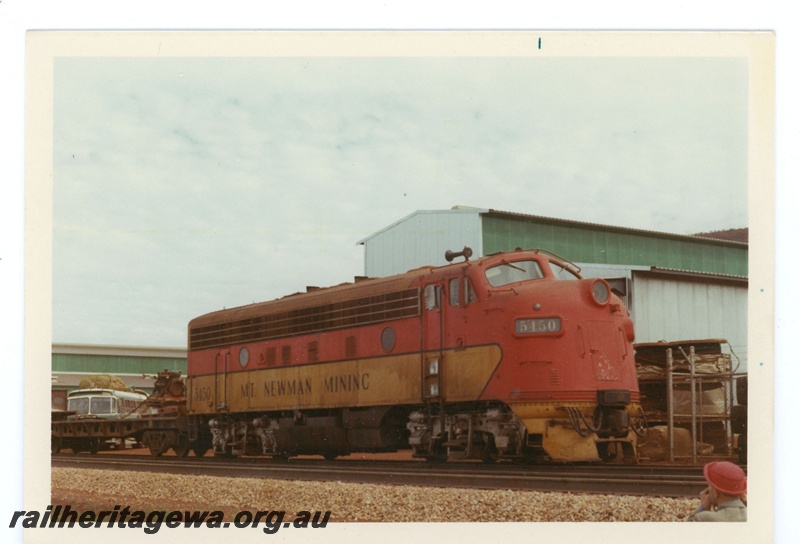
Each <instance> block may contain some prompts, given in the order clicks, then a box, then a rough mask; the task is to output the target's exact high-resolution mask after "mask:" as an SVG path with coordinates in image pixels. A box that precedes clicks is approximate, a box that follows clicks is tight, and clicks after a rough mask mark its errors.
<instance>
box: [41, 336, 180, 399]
mask: <svg viewBox="0 0 800 544" xmlns="http://www.w3.org/2000/svg"><path fill="white" fill-rule="evenodd" d="M51 368H52V374H53V387H54V388H58V389H74V388H77V386H78V383H80V380H81V379H82V378H84V377H87V376H90V375H92V374H113V375H115V376H119V377H120V378H122V379H123V381H125V383H126V384H128V385H132V386H136V387H140V388H141V387H143V388H149V387H151V386H152V381H153V380H152V379H151V378H143V376H145V375H148V376H152V375H155V374H157V373H158V372H160V371H162V370H164V369H169V370H177V371H180V372H181V374H183V375H186V350H183V349H171V348H141V347H125V346H88V345H77V344H53V347H52V367H51Z"/></svg>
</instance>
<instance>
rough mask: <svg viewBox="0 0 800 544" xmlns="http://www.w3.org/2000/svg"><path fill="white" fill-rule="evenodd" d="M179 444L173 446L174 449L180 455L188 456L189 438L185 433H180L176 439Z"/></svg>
mask: <svg viewBox="0 0 800 544" xmlns="http://www.w3.org/2000/svg"><path fill="white" fill-rule="evenodd" d="M176 442H177V444H175V445H174V446H172V450H173V451H174V452H175V455H177V456H178V457H186V456H187V455H189V439H188V438H187V437H186V435H185V434H179V435H178V438H177V440H176Z"/></svg>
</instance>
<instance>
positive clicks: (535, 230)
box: [481, 210, 747, 276]
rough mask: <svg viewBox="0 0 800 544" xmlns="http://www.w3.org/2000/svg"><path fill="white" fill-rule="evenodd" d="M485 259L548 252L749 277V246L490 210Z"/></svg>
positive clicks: (590, 260)
mask: <svg viewBox="0 0 800 544" xmlns="http://www.w3.org/2000/svg"><path fill="white" fill-rule="evenodd" d="M481 217H482V221H481V226H482V229H483V250H484V252H485V253H487V254H488V253H495V252H498V251H507V250H511V249H514V248H515V247H542V248H546V249H549V250H551V251H554V252H556V253H558V254H560V255H564V256H565V257H567V258H568V259H570V260H571V261H580V262H587V263H603V264H630V265H644V266H660V267H664V268H677V269H683V270H693V271H698V272H713V273H717V274H732V275H739V276H746V275H747V244H744V243H741V242H732V241H726V240H716V239H710V238H699V237H696V236H682V235H679V234H667V233H660V232H652V231H645V230H635V229H627V228H622V227H611V226H607V225H596V224H592V223H580V222H577V221H566V220H563V219H552V218H547V217H540V216H533V215H524V214H514V213H509V212H499V211H495V210H489V211H488V212H485V213H482V214H481Z"/></svg>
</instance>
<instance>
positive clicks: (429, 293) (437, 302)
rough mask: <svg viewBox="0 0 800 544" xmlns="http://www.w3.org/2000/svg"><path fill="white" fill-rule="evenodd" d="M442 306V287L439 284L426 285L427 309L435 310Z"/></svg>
mask: <svg viewBox="0 0 800 544" xmlns="http://www.w3.org/2000/svg"><path fill="white" fill-rule="evenodd" d="M439 306H441V289H440V288H439V286H438V285H426V286H425V309H426V310H433V309H434V308H438V307H439Z"/></svg>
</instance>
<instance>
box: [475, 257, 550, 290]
mask: <svg viewBox="0 0 800 544" xmlns="http://www.w3.org/2000/svg"><path fill="white" fill-rule="evenodd" d="M543 277H544V274H543V273H542V268H541V267H540V266H539V263H538V262H537V261H514V262H508V261H503V263H502V264H499V265H497V266H493V267H491V268H488V269H486V281H488V282H489V285H491V286H492V287H502V286H504V285H508V284H510V283H517V282H520V281H527V280H538V279H542V278H543Z"/></svg>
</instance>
